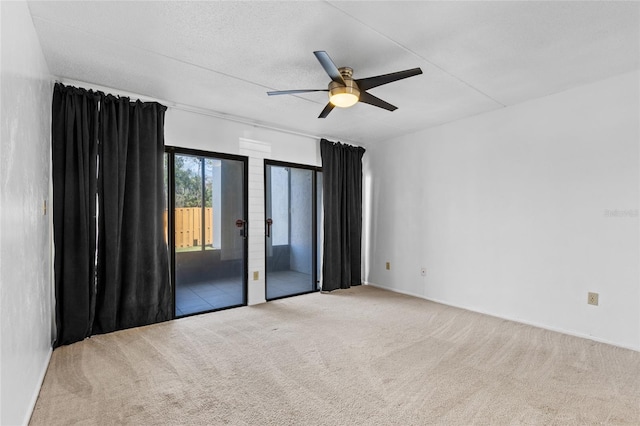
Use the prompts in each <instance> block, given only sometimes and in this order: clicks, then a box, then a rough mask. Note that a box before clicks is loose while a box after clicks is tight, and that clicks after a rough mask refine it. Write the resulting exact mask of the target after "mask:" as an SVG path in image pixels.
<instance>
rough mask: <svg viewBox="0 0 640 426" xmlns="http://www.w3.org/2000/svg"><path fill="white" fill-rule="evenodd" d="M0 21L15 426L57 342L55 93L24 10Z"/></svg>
mask: <svg viewBox="0 0 640 426" xmlns="http://www.w3.org/2000/svg"><path fill="white" fill-rule="evenodd" d="M0 14H1V18H0V19H1V28H2V29H1V32H2V33H1V39H2V42H1V43H2V44H1V50H2V52H1V58H2V61H1V66H0V68H1V76H0V99H1V101H0V117H1V121H2V127H1V133H0V135H1V138H0V159H1V162H0V206H1V208H0V330H1V332H0V336H1V350H0V366H1V367H0V382H1V385H0V392H1V394H0V424H2V425H14V424H25V423H27V422H28V420H29V416H30V415H31V411H32V408H33V404H34V403H35V399H36V398H37V395H38V391H39V389H40V384H41V381H42V378H43V376H44V373H45V371H46V368H47V363H48V359H49V356H50V353H51V342H52V339H53V336H52V334H53V333H52V316H53V302H52V284H51V260H50V256H51V243H50V241H51V230H50V229H51V228H50V222H49V217H50V216H49V215H50V211H51V210H50V209H48V211H47V213H46V215H45V214H43V202H44V200H48V198H49V176H50V170H49V167H50V133H51V126H50V120H51V96H52V95H51V94H52V85H51V82H50V81H51V78H50V76H49V71H48V69H47V66H46V64H45V61H44V57H43V55H42V50H41V48H40V44H39V41H38V39H37V37H36V33H35V30H34V27H33V23H32V21H31V15H30V14H29V10H28V8H27V5H26V3H24V2H0ZM47 204H48V203H47Z"/></svg>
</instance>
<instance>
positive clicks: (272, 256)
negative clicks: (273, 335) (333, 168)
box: [265, 164, 317, 300]
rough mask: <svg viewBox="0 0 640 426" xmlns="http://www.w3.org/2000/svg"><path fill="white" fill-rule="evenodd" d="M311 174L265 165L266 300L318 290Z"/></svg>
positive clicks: (302, 170)
mask: <svg viewBox="0 0 640 426" xmlns="http://www.w3.org/2000/svg"><path fill="white" fill-rule="evenodd" d="M314 173H315V171H314V170H311V169H304V168H296V167H288V166H287V167H285V166H279V165H275V164H266V165H265V177H266V179H265V180H266V187H265V192H266V199H265V205H266V217H267V226H266V297H267V300H271V299H277V298H280V297H286V296H292V295H295V294H302V293H308V292H311V291H315V290H316V288H317V287H316V270H315V268H316V263H317V262H316V259H315V256H316V253H317V251H316V248H315V243H316V234H315V232H316V231H315V229H316V226H315V224H316V219H315V210H314V209H315V205H316V200H315V198H314V197H315V191H314V185H315V178H314Z"/></svg>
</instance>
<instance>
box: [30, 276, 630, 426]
mask: <svg viewBox="0 0 640 426" xmlns="http://www.w3.org/2000/svg"><path fill="white" fill-rule="evenodd" d="M31 424H32V425H68V424H129V425H164V424H166V425H173V424H186V425H199V424H202V425H217V424H232V425H424V424H444V425H471V424H497V425H500V424H539V425H552V424H557V425H573V424H576V425H577V424H632V425H640V353H638V352H634V351H630V350H625V349H621V348H616V347H613V346H608V345H605V344H600V343H596V342H593V341H590V340H585V339H580V338H576V337H571V336H567V335H563V334H559V333H554V332H550V331H546V330H542V329H538V328H535V327H530V326H526V325H522V324H517V323H513V322H509V321H504V320H500V319H497V318H493V317H489V316H485V315H481V314H476V313H473V312H468V311H464V310H461V309H456V308H452V307H447V306H444V305H439V304H436V303H431V302H428V301H425V300H421V299H417V298H412V297H408V296H404V295H400V294H395V293H391V292H387V291H384V290H380V289H377V288H373V287H369V286H362V287H355V288H352V289H349V290H343V291H337V292H333V293H330V294H320V293H314V294H309V295H304V296H298V297H293V298H289V299H282V300H277V301H273V302H269V303H267V304H263V305H258V306H251V307H243V308H238V309H233V310H227V311H221V312H217V313H212V314H205V315H200V316H195V317H189V318H184V319H180V320H176V321H170V322H166V323H163V324H156V325H153V326H148V327H142V328H138V329H131V330H125V331H121V332H117V333H112V334H108V335H102V336H94V337H92V338H90V339H87V340H85V341H83V342H79V343H76V344H73V345H70V346H66V347H61V348H58V349H56V350H55V351H54V353H53V356H52V359H51V363H50V366H49V370H48V372H47V375H46V377H45V380H44V384H43V386H42V390H41V392H40V397H39V399H38V401H37V404H36V407H35V411H34V413H33V417H32V419H31Z"/></svg>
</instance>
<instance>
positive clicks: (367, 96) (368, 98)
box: [358, 92, 398, 111]
mask: <svg viewBox="0 0 640 426" xmlns="http://www.w3.org/2000/svg"><path fill="white" fill-rule="evenodd" d="M358 102H364V103H365V104H369V105H373V106H377V107H378V108H382V109H386V110H387V111H395V110H397V109H398V107H397V106H395V105H391V104H390V103H389V102H385V101H383V100H382V99H380V98H377V97H375V96H373V95H372V94H371V93H367V92H360V99H358Z"/></svg>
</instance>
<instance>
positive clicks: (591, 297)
mask: <svg viewBox="0 0 640 426" xmlns="http://www.w3.org/2000/svg"><path fill="white" fill-rule="evenodd" d="M598 298H599V297H598V293H591V292H589V293H588V294H587V303H588V304H589V305H594V306H598Z"/></svg>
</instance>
